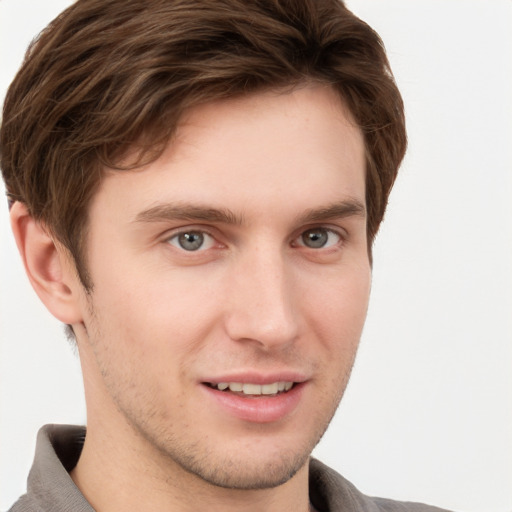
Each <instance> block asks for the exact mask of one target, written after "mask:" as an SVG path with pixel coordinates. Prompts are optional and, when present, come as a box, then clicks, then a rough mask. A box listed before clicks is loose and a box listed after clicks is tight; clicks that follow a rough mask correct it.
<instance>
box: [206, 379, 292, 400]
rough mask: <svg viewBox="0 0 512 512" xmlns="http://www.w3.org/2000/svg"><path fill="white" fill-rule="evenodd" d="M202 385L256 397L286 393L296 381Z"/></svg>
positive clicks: (211, 383)
mask: <svg viewBox="0 0 512 512" xmlns="http://www.w3.org/2000/svg"><path fill="white" fill-rule="evenodd" d="M204 385H205V386H208V387H210V388H212V389H216V390H218V391H222V392H224V393H230V394H235V395H238V396H243V397H247V398H249V397H250V398H257V397H262V396H264V397H272V396H277V395H281V394H284V393H287V392H288V391H290V390H291V389H292V388H293V387H294V386H295V385H296V383H295V382H291V381H278V382H272V383H269V384H255V383H250V382H245V383H242V382H204Z"/></svg>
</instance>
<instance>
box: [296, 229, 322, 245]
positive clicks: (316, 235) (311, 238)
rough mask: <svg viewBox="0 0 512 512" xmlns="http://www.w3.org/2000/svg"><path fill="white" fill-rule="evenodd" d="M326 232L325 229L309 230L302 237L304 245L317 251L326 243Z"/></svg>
mask: <svg viewBox="0 0 512 512" xmlns="http://www.w3.org/2000/svg"><path fill="white" fill-rule="evenodd" d="M327 238H328V235H327V231H325V229H310V230H309V231H306V232H305V233H304V234H303V235H302V240H303V242H304V245H306V246H308V247H311V248H314V249H318V248H320V247H323V246H324V245H325V244H326V243H327Z"/></svg>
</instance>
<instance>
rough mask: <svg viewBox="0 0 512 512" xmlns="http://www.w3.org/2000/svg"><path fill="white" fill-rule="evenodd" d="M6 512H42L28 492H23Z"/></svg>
mask: <svg viewBox="0 0 512 512" xmlns="http://www.w3.org/2000/svg"><path fill="white" fill-rule="evenodd" d="M7 512H43V509H42V508H41V507H40V506H39V505H38V504H37V501H36V500H34V499H33V498H32V497H30V496H29V495H28V494H24V495H23V496H21V497H20V498H19V499H18V501H16V503H14V505H13V506H12V507H11V508H10V509H9V510H8V511H7Z"/></svg>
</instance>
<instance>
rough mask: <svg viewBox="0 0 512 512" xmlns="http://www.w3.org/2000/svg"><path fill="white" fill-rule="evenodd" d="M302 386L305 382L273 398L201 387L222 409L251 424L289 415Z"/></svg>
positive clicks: (271, 420)
mask: <svg viewBox="0 0 512 512" xmlns="http://www.w3.org/2000/svg"><path fill="white" fill-rule="evenodd" d="M304 386H305V382H301V383H299V384H295V385H294V386H293V388H292V389H290V391H287V392H285V393H279V394H278V395H275V396H265V395H261V396H258V397H251V396H248V397H244V396H242V395H235V394H234V393H230V392H229V391H219V390H218V389H215V388H211V387H209V386H206V385H205V384H202V385H201V387H202V388H203V389H204V390H205V392H206V393H208V395H209V396H210V397H211V398H212V399H213V400H215V402H216V403H217V405H219V406H220V407H221V408H222V409H224V410H225V411H227V412H228V413H229V414H231V415H232V416H235V417H236V418H238V419H241V420H244V421H250V422H252V423H271V422H275V421H279V420H281V419H283V418H285V417H286V416H288V415H289V414H291V413H292V412H293V411H294V409H295V408H296V407H297V406H298V404H299V402H300V399H301V396H302V392H303V389H304Z"/></svg>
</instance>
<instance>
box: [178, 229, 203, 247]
mask: <svg viewBox="0 0 512 512" xmlns="http://www.w3.org/2000/svg"><path fill="white" fill-rule="evenodd" d="M203 241H204V236H203V234H202V233H197V232H190V233H182V234H181V235H180V237H179V242H180V245H181V247H183V249H185V250H186V251H195V250H197V249H199V248H200V247H201V245H203Z"/></svg>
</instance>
